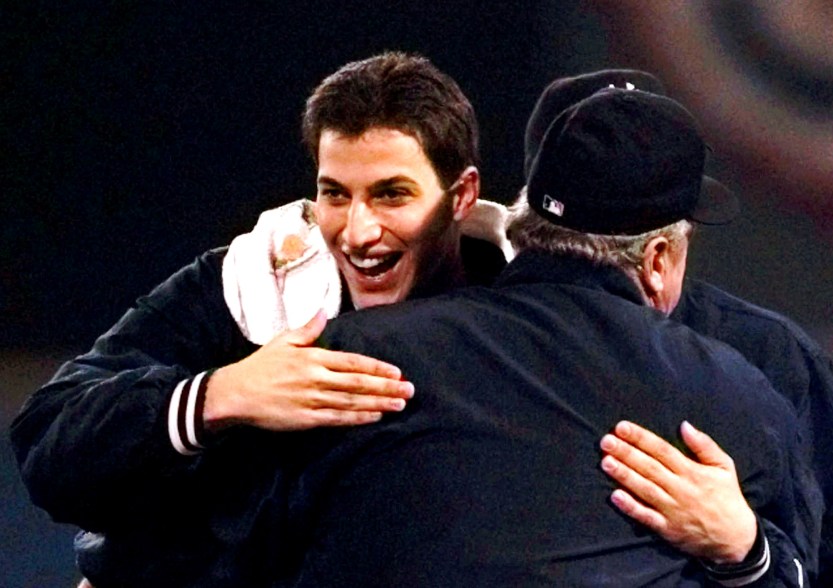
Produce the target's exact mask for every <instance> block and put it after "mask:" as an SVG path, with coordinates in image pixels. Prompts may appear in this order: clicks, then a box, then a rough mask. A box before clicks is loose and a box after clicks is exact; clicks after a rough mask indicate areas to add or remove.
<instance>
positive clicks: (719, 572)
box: [702, 520, 771, 588]
mask: <svg viewBox="0 0 833 588" xmlns="http://www.w3.org/2000/svg"><path fill="white" fill-rule="evenodd" d="M702 563H703V567H705V568H706V573H707V575H708V576H709V578H710V579H711V580H712V581H713V582H715V583H717V584H718V585H720V586H727V587H728V588H735V587H738V586H747V585H749V584H752V583H753V582H755V581H757V580H759V579H760V578H762V577H763V575H764V574H766V573H767V571H768V570H769V567H770V563H771V559H770V553H769V541H767V538H766V534H765V533H764V530H763V527H762V525H761V521H760V520H759V521H758V535H757V537H756V538H755V544H754V545H753V546H752V550H751V551H750V552H749V555H748V556H747V557H746V559H745V560H744V561H742V562H741V563H739V564H731V565H714V564H709V563H706V562H702Z"/></svg>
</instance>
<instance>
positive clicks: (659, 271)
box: [639, 235, 688, 314]
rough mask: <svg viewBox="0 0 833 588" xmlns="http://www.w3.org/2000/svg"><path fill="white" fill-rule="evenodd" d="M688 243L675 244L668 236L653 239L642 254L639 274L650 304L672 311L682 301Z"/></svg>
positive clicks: (669, 312) (666, 312) (666, 311)
mask: <svg viewBox="0 0 833 588" xmlns="http://www.w3.org/2000/svg"><path fill="white" fill-rule="evenodd" d="M687 254H688V244H687V243H682V244H680V245H677V246H674V245H673V244H672V243H671V241H669V240H668V238H667V237H665V236H662V235H660V236H658V237H654V238H653V239H651V240H650V241H649V242H648V244H647V245H646V246H645V250H644V252H643V254H642V267H641V271H640V274H639V277H640V281H641V283H642V288H643V290H644V292H645V297H646V298H647V300H648V304H649V305H651V306H652V307H654V308H656V309H658V310H661V311H662V312H664V313H665V314H671V312H672V311H673V310H674V308H676V306H677V303H679V301H680V295H681V293H682V289H683V278H684V277H685V268H686V258H687Z"/></svg>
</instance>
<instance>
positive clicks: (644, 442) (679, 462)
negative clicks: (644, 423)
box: [613, 421, 690, 473]
mask: <svg viewBox="0 0 833 588" xmlns="http://www.w3.org/2000/svg"><path fill="white" fill-rule="evenodd" d="M613 432H614V434H615V435H616V436H617V437H618V438H619V439H620V440H621V441H624V442H625V444H628V445H629V446H631V447H633V448H635V449H638V450H639V451H640V452H642V453H643V454H644V455H647V456H649V457H650V458H652V459H653V460H655V461H656V462H658V463H659V464H661V465H662V466H663V467H664V468H667V469H668V470H670V471H672V472H674V473H680V472H683V471H685V470H686V469H687V467H688V466H689V464H690V460H689V458H688V457H686V456H685V455H683V453H682V452H681V451H680V450H678V449H677V448H676V447H674V446H673V445H671V444H670V443H669V442H668V441H666V440H665V439H663V438H662V437H660V436H659V435H656V434H654V433H652V432H651V431H649V430H648V429H646V428H644V427H640V426H639V425H637V424H636V423H632V422H629V421H620V422H618V423H616V426H615V427H614V429H613ZM626 449H627V448H625V447H620V448H619V450H620V451H626ZM617 457H619V459H622V456H617Z"/></svg>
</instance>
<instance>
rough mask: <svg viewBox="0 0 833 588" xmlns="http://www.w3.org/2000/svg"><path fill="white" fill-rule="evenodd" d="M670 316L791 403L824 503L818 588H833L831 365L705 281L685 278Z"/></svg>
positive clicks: (780, 321)
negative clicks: (725, 348) (739, 360)
mask: <svg viewBox="0 0 833 588" xmlns="http://www.w3.org/2000/svg"><path fill="white" fill-rule="evenodd" d="M671 317H672V318H673V319H675V320H678V321H680V322H682V323H684V324H685V325H687V326H689V327H690V328H692V329H694V330H695V331H697V332H698V333H701V334H704V335H707V336H709V337H714V338H715V339H718V340H720V341H723V342H725V343H727V344H729V345H731V346H732V347H734V348H735V349H737V350H738V351H740V352H741V353H742V354H743V356H744V357H745V358H746V360H747V361H749V362H750V363H751V364H752V365H754V366H756V367H757V368H758V369H760V370H761V371H762V372H763V373H764V375H766V377H767V379H768V380H769V381H770V383H771V384H772V387H773V388H774V389H775V390H776V391H778V392H779V393H781V395H782V396H784V398H786V399H788V400H789V401H790V402H791V403H792V405H793V407H794V408H795V411H796V414H797V415H798V419H799V424H800V427H801V432H802V434H803V435H804V439H803V441H804V443H805V445H806V446H807V447H808V448H809V451H810V453H811V460H812V467H813V471H814V474H815V476H816V479H817V480H818V483H819V485H820V487H821V490H822V492H823V494H824V501H825V504H826V509H825V514H824V519H823V521H822V531H821V546H820V550H819V570H818V575H817V577H816V578H815V582H814V585H817V586H833V360H831V358H830V356H829V355H827V354H826V353H825V352H824V351H823V350H822V349H821V347H820V346H819V345H818V343H816V342H815V341H814V340H813V339H812V338H810V337H809V336H808V335H807V333H805V332H804V330H803V329H801V327H799V326H798V325H796V324H795V323H794V322H793V321H791V320H789V319H787V318H786V317H784V316H782V315H780V314H778V313H776V312H773V311H771V310H768V309H765V308H761V307H759V306H756V305H754V304H751V303H749V302H747V301H745V300H742V299H740V298H737V297H735V296H732V295H731V294H728V293H727V292H724V291H723V290H721V289H719V288H717V287H715V286H713V285H711V284H707V283H706V282H703V281H701V280H696V279H692V278H686V283H685V287H684V289H683V296H682V298H681V300H680V303H679V305H678V306H677V308H676V309H675V310H674V312H673V314H672V315H671Z"/></svg>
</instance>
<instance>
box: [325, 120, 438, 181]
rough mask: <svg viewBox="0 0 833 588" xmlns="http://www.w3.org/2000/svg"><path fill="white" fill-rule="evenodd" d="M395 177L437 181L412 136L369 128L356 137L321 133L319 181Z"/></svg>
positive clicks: (378, 128) (332, 132)
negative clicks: (322, 178) (326, 178)
mask: <svg viewBox="0 0 833 588" xmlns="http://www.w3.org/2000/svg"><path fill="white" fill-rule="evenodd" d="M397 175H401V176H406V177H411V178H413V179H415V180H417V181H430V180H434V181H438V179H437V176H436V173H435V172H434V168H433V166H432V165H431V162H430V161H429V159H428V156H427V155H426V154H425V150H424V149H423V148H422V144H421V143H420V142H419V141H418V140H417V138H416V137H414V136H413V135H411V134H408V133H404V132H402V131H400V130H397V129H392V128H387V127H373V128H370V129H368V130H366V131H365V132H363V133H362V134H360V135H358V136H356V135H345V134H343V133H340V132H338V131H334V130H324V131H323V132H322V133H321V138H320V140H319V142H318V177H319V178H321V177H328V178H332V179H336V180H339V178H350V177H356V176H361V177H366V176H380V177H393V176H397ZM339 181H341V180H339Z"/></svg>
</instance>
